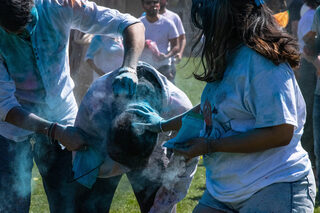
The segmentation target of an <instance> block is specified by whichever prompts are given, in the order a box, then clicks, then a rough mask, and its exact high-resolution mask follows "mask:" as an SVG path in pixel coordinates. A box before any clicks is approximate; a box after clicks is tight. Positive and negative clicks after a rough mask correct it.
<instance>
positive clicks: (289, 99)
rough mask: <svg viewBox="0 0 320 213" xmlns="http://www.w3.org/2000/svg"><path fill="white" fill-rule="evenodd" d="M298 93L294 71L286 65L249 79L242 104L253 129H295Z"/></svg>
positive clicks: (263, 71)
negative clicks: (283, 125) (292, 127)
mask: <svg viewBox="0 0 320 213" xmlns="http://www.w3.org/2000/svg"><path fill="white" fill-rule="evenodd" d="M256 69H257V68H256ZM297 90H298V88H297V85H296V81H295V78H294V74H293V71H292V70H291V68H289V65H286V64H281V65H279V66H276V67H274V68H273V69H269V70H267V69H266V70H262V71H259V72H258V74H257V75H255V76H252V80H250V81H248V85H247V87H246V92H245V102H246V104H247V107H248V109H249V111H250V112H251V113H252V115H253V116H254V117H255V120H256V123H255V128H263V127H271V126H277V125H281V124H291V125H294V126H295V127H297V126H298V124H297V122H298V121H297V114H298V113H297V99H298V98H299V96H298V95H297V94H296V92H295V91H297ZM299 100H300V99H299ZM301 101H302V100H301ZM301 104H304V102H303V103H301Z"/></svg>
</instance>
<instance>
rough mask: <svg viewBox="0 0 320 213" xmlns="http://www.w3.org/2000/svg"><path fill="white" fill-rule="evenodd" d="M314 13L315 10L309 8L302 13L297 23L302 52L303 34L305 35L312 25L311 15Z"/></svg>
mask: <svg viewBox="0 0 320 213" xmlns="http://www.w3.org/2000/svg"><path fill="white" fill-rule="evenodd" d="M314 14H315V10H313V9H309V10H308V11H307V12H305V13H304V15H303V16H302V17H301V19H300V21H299V24H298V41H299V46H300V52H303V47H304V45H305V43H304V41H303V36H305V35H306V34H307V33H308V32H309V31H310V30H311V27H312V22H313V17H314Z"/></svg>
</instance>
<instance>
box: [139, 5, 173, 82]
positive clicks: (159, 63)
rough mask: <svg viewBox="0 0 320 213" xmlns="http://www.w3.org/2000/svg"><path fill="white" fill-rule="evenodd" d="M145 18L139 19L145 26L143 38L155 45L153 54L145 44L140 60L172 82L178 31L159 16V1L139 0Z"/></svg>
mask: <svg viewBox="0 0 320 213" xmlns="http://www.w3.org/2000/svg"><path fill="white" fill-rule="evenodd" d="M141 3H142V7H143V9H144V10H145V12H146V16H142V17H140V20H141V22H142V23H143V24H144V26H145V38H146V42H147V41H149V40H150V41H152V42H154V43H155V44H156V45H157V48H158V50H159V52H157V53H155V51H152V50H151V49H150V48H148V46H147V44H146V47H145V48H144V50H143V52H142V54H141V60H142V61H145V62H147V63H149V64H150V65H152V66H153V67H155V68H156V69H157V70H158V71H159V72H160V73H161V74H163V75H164V76H166V77H167V78H168V79H169V80H170V81H171V82H174V75H172V66H171V65H172V57H173V56H174V55H176V54H177V52H178V51H179V43H178V37H179V35H178V31H177V28H176V27H175V24H174V23H173V22H172V21H171V20H169V19H167V18H165V17H164V16H162V15H160V14H159V10H160V1H159V0H141Z"/></svg>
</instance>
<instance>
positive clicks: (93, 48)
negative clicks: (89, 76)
mask: <svg viewBox="0 0 320 213" xmlns="http://www.w3.org/2000/svg"><path fill="white" fill-rule="evenodd" d="M123 56H124V48H123V44H122V41H121V40H120V39H115V38H113V37H110V36H100V35H96V36H94V37H93V39H92V41H91V44H90V46H89V48H88V50H87V54H86V58H85V60H87V59H93V62H94V64H95V65H96V66H97V67H98V68H100V69H101V70H102V71H103V72H104V73H108V72H111V71H113V70H116V69H118V68H119V67H121V65H122V62H123ZM93 75H94V79H97V78H98V77H99V76H98V74H97V73H96V72H94V74H93Z"/></svg>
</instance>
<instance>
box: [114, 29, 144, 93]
mask: <svg viewBox="0 0 320 213" xmlns="http://www.w3.org/2000/svg"><path fill="white" fill-rule="evenodd" d="M123 39H124V61H123V65H122V67H121V68H120V72H119V75H118V76H117V77H116V78H115V80H114V82H113V92H114V93H115V95H129V96H132V95H133V94H135V91H136V86H137V83H138V77H137V73H136V68H137V64H138V60H139V57H140V55H141V53H142V51H143V48H144V43H145V38H144V26H143V24H142V23H135V24H133V25H131V26H129V27H127V28H126V29H125V30H124V32H123Z"/></svg>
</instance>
